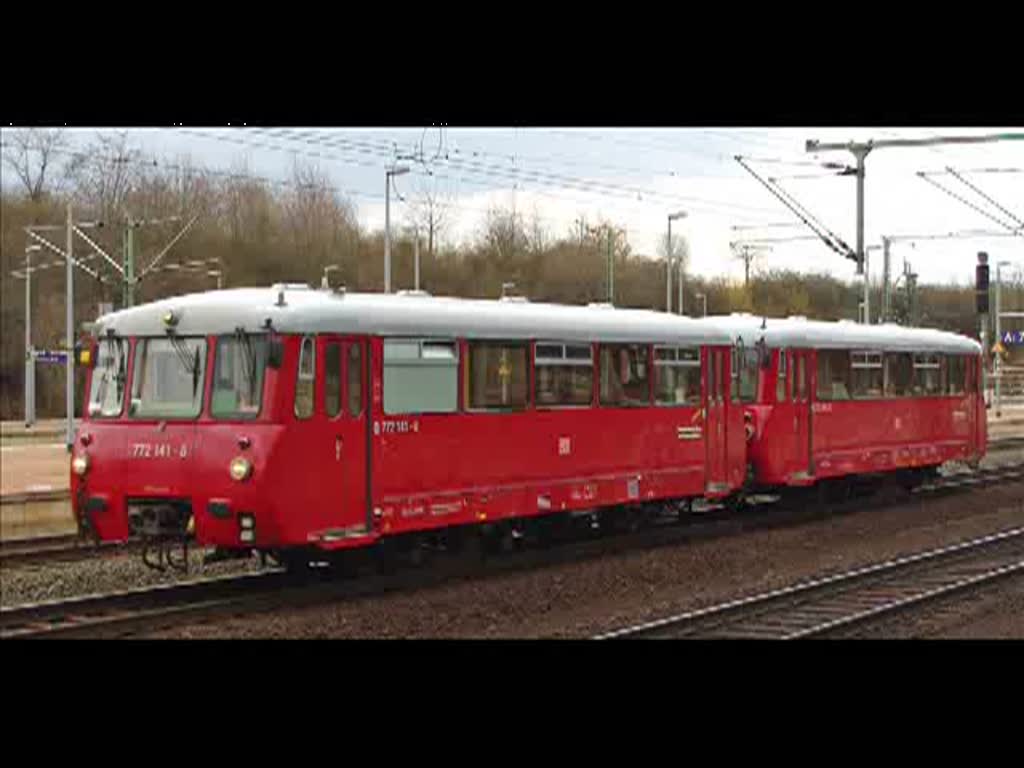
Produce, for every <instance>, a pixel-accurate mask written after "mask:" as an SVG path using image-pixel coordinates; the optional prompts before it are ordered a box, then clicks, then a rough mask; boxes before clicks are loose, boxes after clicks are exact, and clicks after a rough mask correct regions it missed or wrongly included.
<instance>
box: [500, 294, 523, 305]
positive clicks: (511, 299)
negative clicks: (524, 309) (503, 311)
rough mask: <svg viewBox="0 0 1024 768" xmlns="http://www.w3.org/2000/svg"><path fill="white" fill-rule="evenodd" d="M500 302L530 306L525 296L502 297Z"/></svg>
mask: <svg viewBox="0 0 1024 768" xmlns="http://www.w3.org/2000/svg"><path fill="white" fill-rule="evenodd" d="M498 301H504V302H505V303H511V304H529V303H530V300H529V299H528V298H526V297H525V296H502V297H501V298H500V299H498Z"/></svg>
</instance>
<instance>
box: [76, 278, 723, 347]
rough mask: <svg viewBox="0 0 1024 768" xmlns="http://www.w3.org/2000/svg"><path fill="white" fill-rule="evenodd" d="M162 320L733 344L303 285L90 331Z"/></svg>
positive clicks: (170, 306)
mask: <svg viewBox="0 0 1024 768" xmlns="http://www.w3.org/2000/svg"><path fill="white" fill-rule="evenodd" d="M282 299H283V301H282ZM168 312H173V313H174V314H175V316H176V319H177V323H176V326H175V330H176V332H177V333H178V334H180V335H182V336H188V335H207V334H223V333H232V332H234V331H235V330H236V329H237V328H238V327H239V326H241V327H243V328H244V329H245V330H246V331H249V332H254V331H259V330H262V329H265V328H266V322H267V320H269V321H270V322H271V324H272V327H273V328H274V330H275V331H278V332H280V333H346V334H348V333H351V334H375V335H382V336H418V337H446V338H452V337H455V336H468V337H472V338H492V339H547V340H552V341H555V340H563V341H618V342H637V343H640V342H655V343H664V344H683V345H697V344H721V345H728V344H731V343H732V341H731V338H730V336H729V335H728V334H727V333H726V331H725V330H719V329H717V328H715V327H712V326H710V325H707V324H705V323H702V322H700V321H698V320H695V319H691V318H681V317H678V316H676V315H669V314H666V313H664V312H654V311H650V310H637V309H613V308H610V307H608V306H606V305H592V306H586V307H583V306H568V305H562V304H540V303H533V302H528V301H525V300H515V299H512V300H480V299H458V298H449V297H432V296H427V295H424V294H411V293H410V294H406V295H402V294H395V295H384V294H377V293H339V292H335V291H328V290H315V289H312V288H309V287H308V286H304V285H275V286H272V287H270V288H237V289H232V290H224V291H209V292H206V293H194V294H189V295H186V296H178V297H174V298H169V299H163V300H160V301H155V302H152V303H149V304H143V305H140V306H137V307H131V308H129V309H123V310H120V311H118V312H112V313H110V314H107V315H104V316H102V317H100V318H99V319H98V320H97V321H96V323H95V326H94V329H93V332H94V333H95V334H96V335H97V336H104V335H106V334H107V333H108V332H111V331H112V332H113V333H114V334H116V335H118V336H162V335H164V333H165V332H166V329H167V326H166V325H165V323H164V316H165V315H166V314H167V313H168Z"/></svg>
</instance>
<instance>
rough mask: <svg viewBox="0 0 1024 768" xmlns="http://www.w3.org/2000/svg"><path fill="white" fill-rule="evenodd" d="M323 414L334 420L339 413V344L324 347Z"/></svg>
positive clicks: (333, 343) (334, 342)
mask: <svg viewBox="0 0 1024 768" xmlns="http://www.w3.org/2000/svg"><path fill="white" fill-rule="evenodd" d="M324 413H326V414H327V416H328V417H330V418H332V419H333V418H334V417H335V416H337V415H338V414H339V413H341V344H340V343H338V342H336V341H332V342H329V343H328V344H326V345H325V346H324Z"/></svg>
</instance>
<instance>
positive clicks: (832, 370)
mask: <svg viewBox="0 0 1024 768" xmlns="http://www.w3.org/2000/svg"><path fill="white" fill-rule="evenodd" d="M850 385H851V376H850V353H849V352H848V351H847V350H845V349H819V350H818V392H817V395H818V399H819V400H826V401H828V400H850V399H852V398H851V396H850Z"/></svg>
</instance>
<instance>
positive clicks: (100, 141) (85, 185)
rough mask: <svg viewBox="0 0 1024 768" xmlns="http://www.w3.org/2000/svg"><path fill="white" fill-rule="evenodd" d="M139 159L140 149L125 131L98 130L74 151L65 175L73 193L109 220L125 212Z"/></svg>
mask: <svg viewBox="0 0 1024 768" xmlns="http://www.w3.org/2000/svg"><path fill="white" fill-rule="evenodd" d="M141 162H142V153H141V152H140V151H139V150H138V149H137V148H135V147H132V146H131V144H130V143H129V140H128V134H127V133H118V134H116V135H104V134H99V135H98V136H97V137H96V142H95V144H93V145H91V146H89V147H87V148H86V149H85V150H84V151H83V152H80V153H76V154H75V155H74V157H73V158H72V160H71V163H70V164H69V166H68V176H69V177H70V178H71V180H72V182H73V183H74V192H75V195H76V197H78V198H79V199H80V200H83V201H87V202H88V203H90V204H91V205H93V206H95V207H96V208H98V211H97V213H98V214H99V216H100V217H101V218H102V219H103V220H104V221H106V222H111V223H112V222H114V221H116V220H117V219H118V218H120V216H121V215H123V214H124V213H125V211H124V208H125V204H126V203H127V202H128V197H129V195H130V194H131V192H132V188H133V184H134V182H135V181H137V179H138V178H139V177H140V174H139V165H140V163H141Z"/></svg>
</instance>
